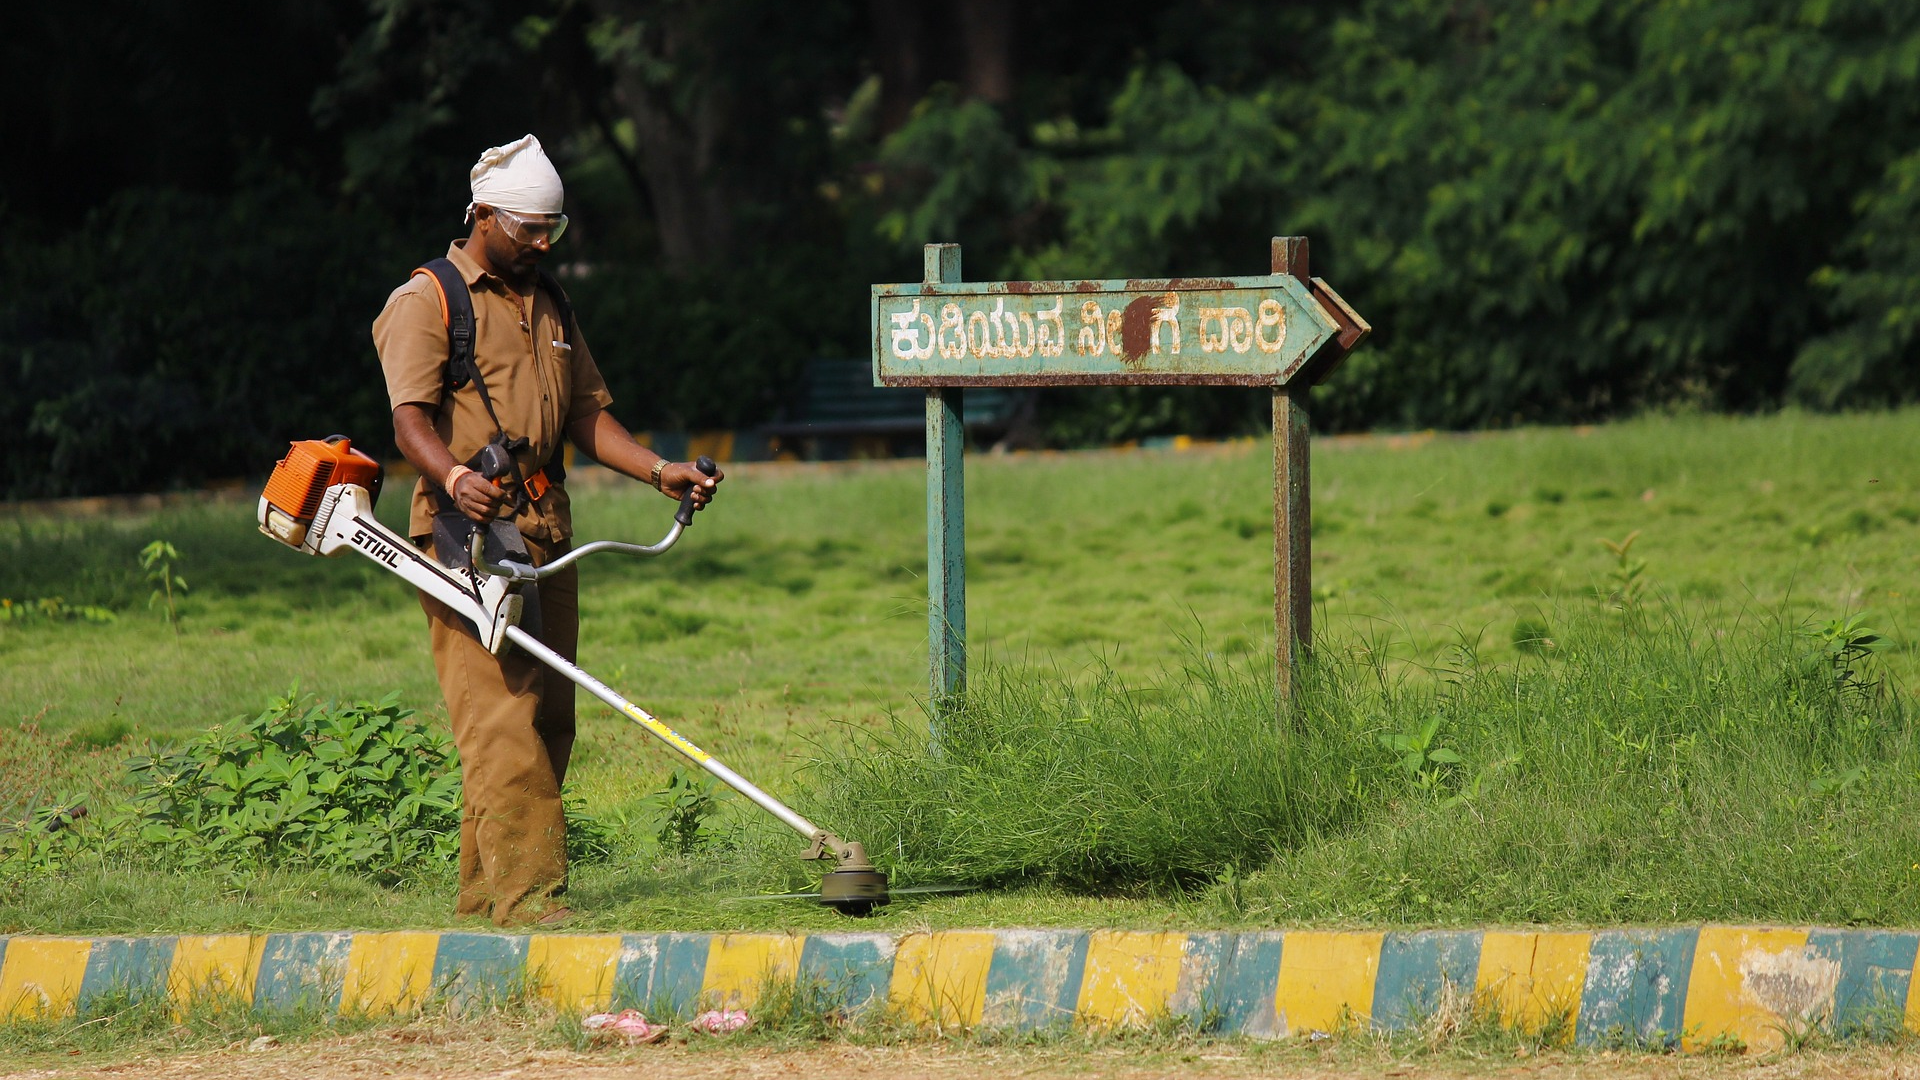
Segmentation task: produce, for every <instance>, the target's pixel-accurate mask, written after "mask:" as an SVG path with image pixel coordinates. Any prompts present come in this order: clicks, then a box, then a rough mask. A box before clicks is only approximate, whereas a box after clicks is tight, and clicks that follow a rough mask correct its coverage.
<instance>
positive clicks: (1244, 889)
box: [808, 602, 1920, 923]
mask: <svg viewBox="0 0 1920 1080" xmlns="http://www.w3.org/2000/svg"><path fill="white" fill-rule="evenodd" d="M1550 614H1551V623H1552V625H1554V626H1555V627H1556V628H1557V629H1555V630H1554V631H1552V632H1550V633H1549V632H1545V631H1544V627H1543V632H1541V633H1539V634H1537V635H1536V636H1537V638H1538V640H1539V645H1540V647H1539V648H1538V649H1535V650H1531V651H1528V652H1525V653H1521V654H1519V655H1518V656H1517V657H1515V656H1513V654H1507V655H1508V656H1509V657H1512V658H1511V659H1509V660H1508V661H1506V662H1502V663H1490V662H1486V661H1485V660H1483V659H1482V657H1481V656H1480V653H1479V649H1478V644H1477V642H1476V641H1475V640H1473V639H1472V638H1470V637H1467V638H1463V639H1462V640H1461V641H1460V642H1459V644H1457V645H1456V646H1455V647H1454V648H1453V649H1452V650H1450V651H1449V655H1448V656H1447V658H1446V659H1445V660H1444V661H1443V662H1442V663H1441V664H1440V665H1439V666H1437V667H1432V666H1429V667H1423V666H1419V665H1416V664H1415V663H1413V662H1412V661H1410V660H1408V659H1405V658H1404V657H1405V655H1407V654H1408V653H1409V652H1410V651H1409V650H1399V649H1396V648H1395V647H1394V646H1393V644H1392V643H1391V642H1389V641H1384V640H1382V641H1370V642H1333V643H1323V644H1322V647H1321V649H1320V651H1319V654H1318V656H1317V658H1316V660H1315V661H1314V663H1313V665H1312V666H1311V668H1310V669H1309V670H1308V672H1307V678H1306V680H1305V686H1306V689H1305V690H1304V692H1303V693H1302V695H1301V697H1300V699H1299V701H1298V702H1297V703H1296V705H1295V706H1294V707H1293V708H1292V709H1291V710H1289V712H1288V714H1287V715H1286V717H1285V718H1284V720H1277V719H1276V717H1275V712H1274V707H1273V697H1272V691H1271V689H1270V682H1269V680H1270V672H1268V671H1264V670H1258V669H1246V668H1237V667H1226V666H1221V665H1219V664H1217V663H1215V662H1214V661H1212V660H1211V659H1209V658H1208V657H1207V656H1206V654H1205V653H1204V652H1203V651H1202V650H1200V649H1198V648H1195V649H1194V650H1193V656H1194V659H1193V660H1191V661H1190V662H1189V663H1188V665H1187V667H1186V670H1185V672H1184V674H1183V676H1182V677H1180V678H1178V679H1175V680H1171V681H1169V682H1168V683H1167V684H1166V685H1162V686H1158V687H1147V688H1141V687H1130V686H1127V685H1124V684H1123V683H1122V682H1121V681H1120V680H1119V679H1117V678H1116V677H1114V676H1113V675H1112V674H1111V673H1110V672H1107V671H1104V670H1102V671H1099V672H1097V673H1096V674H1095V675H1094V676H1093V677H1091V678H1090V679H1085V680H1080V681H1076V680H1073V679H1071V678H1067V677H1064V676H1062V675H1060V674H1058V673H1048V672H1035V671H1029V670H1023V669H1017V668H1008V667H1000V668H991V669H988V670H985V671H982V672H978V673H976V675H975V676H974V680H973V683H972V685H971V686H970V687H969V689H968V691H967V694H966V696H965V701H964V703H963V704H962V705H961V706H960V707H959V708H958V709H956V710H954V711H952V712H950V713H947V714H943V715H942V716H941V717H940V718H939V723H938V742H937V747H936V746H934V745H932V744H931V743H930V739H929V730H928V725H927V723H926V721H925V720H924V719H920V720H917V721H908V720H903V719H896V720H895V722H894V723H893V724H892V725H891V727H890V728H888V729H885V730H884V731H882V732H881V733H879V734H877V735H875V736H873V737H871V738H869V739H867V740H865V741H864V742H862V743H860V744H857V745H856V746H855V747H854V748H853V749H852V750H851V751H849V752H845V753H836V754H829V755H826V756H824V757H823V758H822V759H821V760H819V761H817V762H816V763H815V766H814V768H815V771H816V776H815V781H816V782H815V783H814V784H813V785H812V786H811V788H810V790H809V792H808V794H809V797H810V798H811V799H812V800H813V803H812V805H810V806H809V809H810V810H813V811H814V812H816V813H817V814H818V815H819V817H818V820H820V821H822V822H823V823H826V824H829V825H831V826H832V827H833V828H835V829H836V830H838V831H839V832H841V833H842V835H845V836H848V837H850V838H857V839H860V840H863V841H865V842H866V843H867V845H868V849H869V851H870V852H871V853H872V854H874V855H875V856H877V857H878V858H880V859H881V860H882V861H883V862H884V863H886V864H888V869H890V870H892V871H893V872H894V873H895V875H896V879H897V880H898V881H901V882H922V881H964V882H974V883H979V884H988V885H1007V884H1013V883H1019V882H1043V881H1044V882H1052V883H1055V884H1059V885H1063V886H1066V887H1068V888H1071V889H1075V890H1084V891H1091V892H1125V891H1136V890H1137V891H1147V892H1180V893H1189V894H1192V893H1193V892H1194V891H1195V890H1194V888H1193V887H1194V886H1196V885H1199V884H1202V883H1207V882H1214V881H1225V882H1228V883H1230V885H1231V888H1230V890H1227V889H1223V888H1221V887H1218V886H1216V887H1215V888H1213V889H1212V890H1211V891H1212V892H1213V893H1214V894H1221V893H1224V892H1228V891H1230V892H1231V896H1232V900H1231V906H1232V907H1233V908H1234V913H1235V916H1236V917H1239V918H1246V919H1251V920H1255V921H1268V920H1273V919H1282V920H1288V921H1313V920H1342V919H1366V920H1376V921H1380V920H1383V921H1388V922H1413V923H1436V922H1440V923H1444V922H1468V921H1475V920H1503V921H1528V922H1535V921H1542V922H1545V921H1552V922H1565V921H1588V922H1606V921H1622V920H1626V921H1670V920H1675V919H1699V918H1711V919H1739V918H1753V919H1807V920H1824V921H1830V922H1849V923H1851V922H1879V923H1884V922H1889V921H1894V922H1898V921H1900V920H1901V918H1902V914H1901V913H1902V912H1903V911H1911V910H1912V907H1911V905H1912V904H1913V902H1914V901H1915V900H1916V899H1920V870H1915V869H1914V868H1913V867H1912V866H1911V865H1910V864H1912V863H1913V859H1914V856H1913V852H1915V851H1920V842H1917V841H1920V795H1916V793H1915V792H1914V791H1913V790H1912V788H1913V785H1912V783H1911V780H1912V778H1913V777H1914V776H1915V775H1920V741H1917V740H1916V737H1915V736H1916V732H1915V728H1914V724H1913V716H1912V711H1911V709H1910V708H1909V703H1908V702H1907V701H1906V700H1905V699H1903V698H1902V697H1901V696H1900V695H1899V694H1897V693H1896V692H1895V691H1894V690H1892V689H1891V686H1890V683H1888V682H1887V681H1885V680H1882V679H1879V678H1877V677H1876V676H1875V669H1874V665H1875V664H1876V663H1877V662H1878V661H1877V659H1876V658H1875V657H1874V656H1872V655H1871V654H1870V653H1869V652H1868V651H1865V650H1854V651H1852V652H1848V653H1845V655H1841V651H1838V650H1836V649H1835V648H1834V647H1833V645H1832V642H1831V641H1830V640H1827V639H1826V638H1825V637H1823V631H1821V630H1818V629H1815V628H1812V627H1800V626H1794V625H1790V624H1789V623H1787V622H1786V621H1785V620H1783V619H1780V618H1769V617H1760V618H1750V619H1748V620H1747V621H1746V622H1744V623H1743V624H1741V625H1740V626H1738V627H1736V628H1735V629H1734V630H1733V631H1718V630H1710V629H1707V628H1705V627H1704V626H1703V625H1702V624H1701V623H1699V622H1697V621H1696V620H1694V619H1693V618H1691V617H1690V616H1689V615H1688V613H1687V611H1686V610H1685V609H1683V608H1681V607H1678V606H1675V605H1672V604H1667V603H1652V602H1650V603H1647V604H1643V605H1639V606H1637V607H1636V608H1635V609H1633V610H1631V611H1624V612H1623V611H1621V610H1616V609H1611V608H1607V607H1604V606H1603V607H1599V608H1595V607H1584V608H1576V609H1570V610H1562V611H1557V612H1553V613H1550ZM1832 625H1834V624H1829V626H1828V628H1827V629H1828V630H1829V631H1830V630H1831V627H1832ZM1828 636H1830V635H1828ZM1908 921H1910V917H1909V918H1908Z"/></svg>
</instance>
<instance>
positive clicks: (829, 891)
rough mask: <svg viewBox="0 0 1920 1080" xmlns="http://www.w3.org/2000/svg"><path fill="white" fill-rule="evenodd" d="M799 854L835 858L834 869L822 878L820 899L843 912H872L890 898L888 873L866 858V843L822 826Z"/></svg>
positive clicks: (810, 858) (817, 857)
mask: <svg viewBox="0 0 1920 1080" xmlns="http://www.w3.org/2000/svg"><path fill="white" fill-rule="evenodd" d="M800 857H801V858H802V859H807V860H813V859H832V860H833V861H834V867H833V869H832V870H829V871H827V873H826V874H825V875H824V876H822V877H821V879H820V903H821V904H823V905H825V906H827V907H830V908H832V909H833V910H835V911H837V912H839V913H840V914H842V915H867V914H871V913H872V912H873V909H874V908H877V907H879V906H880V905H882V904H885V903H886V902H887V900H888V896H887V875H885V874H883V873H881V872H880V871H879V870H878V869H877V868H876V867H875V866H874V865H873V862H872V860H870V859H868V858H867V849H866V847H865V846H863V845H861V844H859V843H849V842H848V841H845V840H842V839H840V838H839V837H837V836H835V835H833V834H832V833H830V832H827V831H826V830H824V829H823V830H821V831H820V832H819V833H816V834H815V835H814V838H813V846H812V847H810V848H808V849H807V851H806V854H804V855H802V856H800Z"/></svg>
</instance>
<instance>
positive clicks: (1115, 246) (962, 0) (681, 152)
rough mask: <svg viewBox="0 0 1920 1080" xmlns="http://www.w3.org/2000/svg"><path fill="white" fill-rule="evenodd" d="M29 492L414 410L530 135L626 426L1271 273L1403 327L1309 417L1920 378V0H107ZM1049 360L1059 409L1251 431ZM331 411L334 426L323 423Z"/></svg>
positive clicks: (1894, 385) (758, 410)
mask: <svg viewBox="0 0 1920 1080" xmlns="http://www.w3.org/2000/svg"><path fill="white" fill-rule="evenodd" d="M0 50H4V52H5V58H6V61H7V62H6V64H5V65H4V69H0V80H5V81H6V82H7V83H9V84H10V85H8V86H7V89H8V91H10V93H9V100H11V101H13V102H15V103H16V104H15V108H14V109H12V110H10V113H9V120H8V132H7V133H8V136H9V140H8V141H9V143H10V145H11V149H12V150H13V153H12V154H10V155H9V156H10V158H11V159H12V160H13V161H14V162H15V163H16V164H15V167H14V168H12V169H10V170H8V171H7V172H6V174H5V177H4V180H3V181H0V183H4V187H0V206H3V207H4V208H5V212H6V217H7V220H9V221H10V222H11V223H12V226H13V229H12V235H11V237H10V240H11V244H10V245H9V254H10V256H11V257H10V258H8V259H7V260H5V262H4V264H0V283H3V284H4V286H5V288H4V291H0V365H3V366H0V372H3V373H4V375H5V377H6V380H7V384H8V386H9V391H8V393H7V394H5V395H0V422H3V423H5V425H6V426H7V429H8V430H9V432H10V435H11V438H12V441H13V445H12V446H11V447H10V448H9V452H8V453H7V454H6V455H5V459H4V460H5V462H6V464H5V467H4V469H0V494H5V495H7V496H9V497H26V496H39V495H54V494H71V493H86V492H98V491H116V490H140V489H152V488H159V487H166V486H170V485H179V484H188V483H194V482H198V481H201V480H204V479H207V478H209V477H219V476H232V475H240V474H245V473H257V472H259V471H260V470H261V469H263V468H264V467H265V464H266V463H267V462H270V461H271V460H272V458H273V456H276V455H277V453H278V451H279V450H281V449H283V448H284V444H285V441H286V440H287V439H289V438H294V437H308V436H312V435H315V434H324V433H326V432H329V431H334V430H339V431H347V432H350V433H353V434H355V435H356V436H357V438H359V439H360V440H361V441H363V442H367V443H370V444H374V445H376V446H377V445H378V444H379V443H381V442H382V441H383V440H385V439H386V438H387V437H388V432H389V427H388V424H387V419H386V403H385V399H384V390H383V386H382V384H381V381H380V377H379V373H378V370H377V364H376V362H375V359H374V356H373V352H372V346H371V342H370V339H369V336H368V332H367V330H368V326H369V324H370V323H371V321H372V318H373V316H374V315H375V314H376V313H377V311H378V309H379V307H380V304H381V302H382V300H383V298H384V296H385V295H386V293H387V292H388V291H389V290H390V289H392V288H393V287H394V286H395V285H397V284H399V283H400V282H401V281H403V280H404V279H405V277H406V275H407V272H408V271H409V270H410V269H411V268H412V267H414V266H416V265H418V264H419V263H421V262H423V261H424V260H426V259H428V258H431V257H433V256H434V255H437V254H439V253H440V252H441V251H442V250H443V249H444V247H445V245H446V243H447V241H448V240H449V239H451V238H452V237H454V236H455V235H458V234H460V233H461V232H462V231H463V230H462V227H461V223H460V210H461V208H462V207H463V206H464V205H465V203H466V188H465V182H466V171H467V168H468V166H469V165H470V164H471V162H472V160H473V159H474V158H475V157H476V156H477V155H478V153H479V151H480V150H481V149H483V148H485V147H486V146H489V145H495V144H498V143H502V142H506V141H509V140H511V139H513V138H516V137H518V136H519V135H520V134H523V133H525V132H527V131H533V132H535V133H537V134H539V135H540V136H541V139H542V141H543V142H545V143H546V144H547V145H548V147H549V150H550V152H551V153H553V154H554V155H555V157H556V160H557V161H558V162H559V164H560V167H561V170H562V174H563V176H564V177H565V179H566V181H567V184H568V210H569V213H570V215H571V216H572V217H573V218H574V222H575V224H574V226H573V229H572V230H571V231H570V232H569V234H568V237H567V239H566V241H565V242H564V248H565V250H564V251H562V252H558V253H556V259H555V262H557V263H559V264H560V265H559V267H558V269H559V270H560V271H561V273H562V276H563V279H564V280H565V281H566V282H567V287H568V289H569V291H570V292H571V293H572V294H573V299H574V303H575V307H576V309H577V310H578V311H579V312H580V314H581V319H582V323H583V329H584V332H585V334H586V335H587V337H588V338H589V339H590V340H591V341H592V342H593V343H594V349H595V353H596V355H597V356H598V357H599V358H600V359H601V363H602V366H603V368H605V370H606V373H607V375H608V378H609V381H610V383H611V385H612V388H613V390H614V393H615V395H616V399H617V401H618V405H617V407H616V411H617V412H619V413H620V414H621V416H622V418H623V419H624V420H626V421H627V422H628V423H629V424H630V425H632V426H634V427H642V428H644V427H653V428H660V427H672V426H688V427H703V426H724V425H748V424H753V423H756V422H759V421H762V420H765V419H767V418H768V417H769V416H771V415H772V414H773V413H774V411H775V410H776V409H778V408H779V407H780V403H781V402H782V401H783V400H784V399H785V397H786V396H787V395H788V394H790V393H791V391H792V388H793V386H794V384H795V381H796V379H797V378H798V377H799V374H800V371H801V369H802V367H803V365H804V364H805V362H806V361H807V360H808V359H810V358H813V357H820V356H861V355H864V354H865V351H866V348H865V335H866V326H865V321H866V317H867V307H866V303H865V289H866V285H867V284H868V283H869V282H875V281H898V280H906V279H911V278H913V277H915V276H917V273H918V246H919V245H920V244H922V243H924V242H927V241H933V240H953V241H958V242H960V243H962V244H963V245H964V247H965V252H966V271H967V274H966V276H967V277H968V278H970V279H976V280H978V279H1003V278H1050V277H1066V276H1100V277H1134V276H1151V275H1159V274H1176V273H1177V274H1222V273H1225V274H1246V273H1259V272H1263V271H1264V270H1265V265H1264V262H1265V254H1264V253H1265V243H1266V239H1267V237H1269V236H1272V235H1276V234H1283V233H1284V234H1304V235H1306V236H1308V237H1310V238H1311V239H1312V241H1313V256H1314V269H1315V272H1316V273H1319V274H1322V275H1324V276H1326V277H1328V278H1329V279H1330V280H1332V281H1333V282H1334V283H1335V284H1336V285H1337V286H1338V287H1339V288H1340V290H1341V291H1342V293H1344V294H1345V295H1346V297H1347V298H1348V299H1349V300H1350V301H1352V302H1353V304H1354V305H1355V307H1356V308H1358V309H1359V310H1360V311H1361V312H1363V313H1364V314H1365V315H1367V317H1368V318H1369V319H1370V320H1371V321H1372V322H1373V324H1374V326H1375V327H1376V331H1377V332H1376V335H1375V337H1374V338H1373V339H1372V340H1371V341H1370V342H1369V344H1368V345H1367V346H1366V347H1364V348H1363V349H1362V350H1361V351H1360V352H1359V353H1357V354H1356V355H1355V356H1354V357H1353V358H1352V359H1351V360H1350V361H1349V362H1348V363H1347V364H1346V365H1344V366H1343V367H1342V368H1341V370H1340V371H1339V373H1338V374H1337V375H1336V376H1335V377H1334V378H1333V380H1332V381H1331V382H1329V383H1328V384H1327V385H1326V386H1324V387H1322V388H1320V389H1319V390H1317V391H1316V392H1315V405H1314V415H1315V421H1316V424H1319V425H1321V426H1323V427H1325V426H1331V427H1343V428H1361V427H1376V426H1395V427H1404V426H1443V427H1468V426H1483V425H1500V424H1509V423H1514V422H1534V421H1541V422H1549V421H1572V420H1591V419H1598V418H1604V417H1607V416H1611V415H1617V414H1620V413H1623V412H1629V411H1633V410H1636V409H1642V408H1647V407H1657V406H1663V405H1668V404H1676V403H1678V404H1685V405H1689V406H1698V407H1707V408H1719V409H1752V408H1766V407H1772V406H1777V405H1779V404H1783V403H1789V402H1794V403H1801V404H1805V405H1808V406H1812V407H1817V408H1846V407H1859V406H1871V405H1879V404H1886V403H1892V402H1899V401H1905V400H1910V399H1912V398H1913V397H1914V396H1915V394H1916V392H1917V391H1920V366H1917V365H1916V364H1915V359H1916V339H1917V338H1920V93H1916V90H1917V89H1920V8H1916V7H1915V6H1914V5H1911V4H1904V3H1900V2H1897V0H1711V2H1709V0H1609V2H1600V0H1560V2H1554V0H1536V2H1526V3H1522V2H1519V0H1362V2H1360V3H1357V4H1336V3H1332V2H1331V0H1289V2H1281V3H1271V2H1266V3H1263V2H1255V0H1196V2H1195V3H1191V4H1184V5H1163V4H1152V5H1149V4H1145V3H1138V2H1134V0H1113V2H1110V3H1108V4H1105V5H1101V6H1099V7H1098V8H1095V9H1089V8H1087V7H1085V6H1083V5H1064V4H1047V3H1038V4H1031V5H1026V6H1022V7H1018V8H1016V7H1015V6H1014V5H1013V4H1011V3H1010V2H1008V0H916V2H904V0H892V2H889V0H870V2H869V3H866V4H852V3H831V2H829V3H820V4H809V5H792V4H776V3H769V2H765V0H705V2H693V0H534V2H532V3H517V4H508V3H504V2H500V0H362V2H361V3H359V4H357V5H323V4H311V3H297V2H293V0H260V2H257V3H252V4H245V5H242V4H230V3H214V4H206V3H185V2H181V0H147V2H142V3H133V2H130V0H103V2H102V3H99V4H94V5H84V6H77V5H41V6H40V7H39V8H38V9H34V10H30V11H26V12H23V13H21V14H20V15H19V16H18V17H17V26H16V27H15V32H14V33H11V34H10V35H8V37H7V38H6V40H5V41H4V42H0ZM1263 409H1264V404H1263V402H1261V401H1260V400H1257V399H1256V397H1255V396H1251V395H1248V394H1245V393H1237V392H1225V391H1193V390H1185V391H1182V390H1168V389H1162V388H1114V389H1108V390H1101V391H1080V392H1074V393H1067V392H1058V393H1055V392H1049V396H1048V397H1047V398H1045V399H1044V401H1043V404H1042V409H1041V416H1042V419H1043V421H1044V422H1045V431H1046V434H1047V437H1048V438H1049V439H1051V440H1053V441H1055V442H1060V443H1069V444H1070V443H1080V442H1097V441H1101V440H1106V439H1113V438H1126V437H1132V436H1138V435H1143V434H1153V433H1159V432H1168V431H1174V430H1188V431H1196V432H1214V433H1224V432H1230V431H1236V430H1244V429H1247V428H1250V427H1252V426H1253V425H1255V424H1257V423H1258V422H1259V418H1260V417H1261V416H1262V415H1263ZM323 429H324V430H323Z"/></svg>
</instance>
